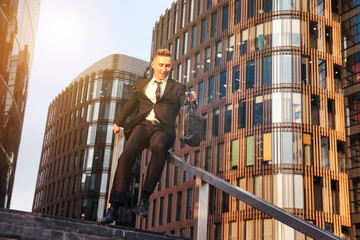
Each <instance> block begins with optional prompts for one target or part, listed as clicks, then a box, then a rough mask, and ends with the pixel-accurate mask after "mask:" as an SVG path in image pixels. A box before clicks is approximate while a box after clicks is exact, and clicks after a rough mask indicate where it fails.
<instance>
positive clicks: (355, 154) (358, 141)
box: [340, 0, 360, 239]
mask: <svg viewBox="0 0 360 240" xmlns="http://www.w3.org/2000/svg"><path fill="white" fill-rule="evenodd" d="M359 5H360V2H357V1H348V0H345V1H342V4H341V7H340V9H341V32H342V49H343V68H342V73H341V78H342V81H343V86H344V96H345V99H344V100H345V117H346V148H345V149H344V150H343V152H345V154H346V158H347V160H348V162H347V163H348V165H347V167H348V174H349V189H350V211H351V231H350V236H351V239H358V238H360V191H359V190H360V171H359V170H360V168H359V167H360V44H359V43H360V41H359V40H360V38H359V36H358V34H359V33H360V28H359V26H360V25H359V24H360V14H359V12H358V9H359V7H360V6H359ZM358 32H359V33H358Z"/></svg>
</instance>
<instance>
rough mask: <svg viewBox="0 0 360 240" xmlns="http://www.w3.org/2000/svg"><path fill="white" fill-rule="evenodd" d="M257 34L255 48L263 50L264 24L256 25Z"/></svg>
mask: <svg viewBox="0 0 360 240" xmlns="http://www.w3.org/2000/svg"><path fill="white" fill-rule="evenodd" d="M255 30H256V36H255V49H256V50H262V49H264V35H263V34H264V24H262V23H261V24H258V25H256V27H255Z"/></svg>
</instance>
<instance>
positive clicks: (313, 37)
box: [309, 21, 318, 49]
mask: <svg viewBox="0 0 360 240" xmlns="http://www.w3.org/2000/svg"><path fill="white" fill-rule="evenodd" d="M309 35H310V48H314V49H317V41H318V39H317V38H318V25H317V22H313V21H310V22H309Z"/></svg>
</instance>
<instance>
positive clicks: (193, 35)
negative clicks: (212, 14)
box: [191, 25, 196, 49]
mask: <svg viewBox="0 0 360 240" xmlns="http://www.w3.org/2000/svg"><path fill="white" fill-rule="evenodd" d="M195 47H196V25H194V26H193V27H192V41H191V49H193V48H195Z"/></svg>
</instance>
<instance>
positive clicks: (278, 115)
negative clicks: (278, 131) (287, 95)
mask: <svg viewBox="0 0 360 240" xmlns="http://www.w3.org/2000/svg"><path fill="white" fill-rule="evenodd" d="M281 98H282V93H278V92H277V93H273V94H272V122H273V123H279V122H281V120H282V112H283V111H282V107H279V106H281V105H282V99H281Z"/></svg>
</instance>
